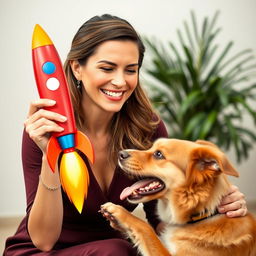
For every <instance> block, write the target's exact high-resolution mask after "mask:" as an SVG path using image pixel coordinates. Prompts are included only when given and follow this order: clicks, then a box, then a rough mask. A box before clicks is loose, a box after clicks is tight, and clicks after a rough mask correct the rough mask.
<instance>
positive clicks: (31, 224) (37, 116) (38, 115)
mask: <svg viewBox="0 0 256 256" xmlns="http://www.w3.org/2000/svg"><path fill="white" fill-rule="evenodd" d="M53 104H54V102H51V101H49V100H45V99H44V100H42V99H40V100H38V101H35V102H33V103H31V105H30V109H29V114H28V118H27V120H26V122H25V129H26V133H27V134H28V136H29V137H30V139H29V138H28V136H27V139H26V137H25V139H24V140H23V168H24V175H25V181H26V191H27V201H28V205H30V204H32V206H31V209H30V212H29V216H28V226H27V228H28V232H29V235H30V238H31V240H32V242H33V243H34V245H35V246H36V247H37V248H39V249H40V250H42V251H49V250H51V249H52V247H53V246H54V244H55V243H56V241H57V240H58V238H59V236H60V232H61V227H62V221H63V203H62V195H61V189H60V181H59V174H58V171H57V170H56V171H55V172H54V173H53V172H52V171H51V169H50V167H49V165H48V162H47V159H46V147H47V143H48V140H49V132H58V131H61V130H62V128H61V127H60V126H58V125H57V124H56V121H59V122H63V121H64V120H65V119H64V118H62V117H61V116H60V115H59V114H57V113H53V112H50V111H46V110H43V109H42V107H46V106H51V105H53ZM31 139H32V140H33V141H34V143H33V147H30V146H31V144H32V141H31ZM40 150H41V154H38V152H40ZM36 151H37V154H36ZM39 155H40V158H39V157H38V156H39Z"/></svg>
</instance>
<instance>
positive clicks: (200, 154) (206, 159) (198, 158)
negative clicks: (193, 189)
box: [190, 142, 239, 177]
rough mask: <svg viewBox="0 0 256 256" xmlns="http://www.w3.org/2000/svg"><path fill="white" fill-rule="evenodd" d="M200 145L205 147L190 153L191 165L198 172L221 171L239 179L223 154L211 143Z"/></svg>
mask: <svg viewBox="0 0 256 256" xmlns="http://www.w3.org/2000/svg"><path fill="white" fill-rule="evenodd" d="M208 143H210V142H206V143H200V144H204V145H205V146H202V147H199V148H196V149H194V150H193V151H192V152H191V158H190V159H191V161H190V162H191V164H193V168H196V169H197V170H199V171H205V170H212V171H221V172H223V173H225V174H227V175H231V176H235V177H239V174H238V172H237V171H236V170H235V168H234V167H233V166H232V164H231V163H230V161H229V160H228V158H227V157H226V156H225V154H224V153H223V152H222V151H221V150H220V149H219V148H218V147H217V146H216V145H215V144H213V143H210V146H211V147H207V145H209V144H208Z"/></svg>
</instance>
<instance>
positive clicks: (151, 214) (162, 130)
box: [143, 120, 168, 229]
mask: <svg viewBox="0 0 256 256" xmlns="http://www.w3.org/2000/svg"><path fill="white" fill-rule="evenodd" d="M158 138H168V132H167V129H166V127H165V124H164V122H163V121H162V120H161V121H160V123H159V125H158V127H157V129H156V132H155V134H154V135H153V141H155V140H156V139H158ZM156 203H157V200H153V201H150V202H147V203H144V204H143V209H144V211H145V214H146V218H147V220H148V222H149V223H150V224H151V226H152V227H153V228H154V229H155V228H156V227H157V225H158V224H159V222H160V220H159V218H158V216H157V213H156Z"/></svg>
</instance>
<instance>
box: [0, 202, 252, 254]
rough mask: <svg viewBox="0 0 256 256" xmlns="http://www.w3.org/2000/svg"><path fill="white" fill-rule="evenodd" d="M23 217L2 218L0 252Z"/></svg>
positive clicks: (249, 206)
mask: <svg viewBox="0 0 256 256" xmlns="http://www.w3.org/2000/svg"><path fill="white" fill-rule="evenodd" d="M248 209H249V211H250V212H252V213H254V214H255V216H256V203H253V204H248ZM134 213H135V215H137V216H139V217H142V218H143V217H144V214H143V212H142V210H141V208H138V209H136V210H135V212H134ZM21 219H22V217H10V218H0V254H1V253H2V252H3V249H4V244H5V240H6V238H7V237H8V236H10V235H13V234H14V232H15V230H16V229H17V227H18V225H19V223H20V221H21Z"/></svg>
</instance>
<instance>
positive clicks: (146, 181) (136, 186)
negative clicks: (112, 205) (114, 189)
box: [120, 179, 154, 200]
mask: <svg viewBox="0 0 256 256" xmlns="http://www.w3.org/2000/svg"><path fill="white" fill-rule="evenodd" d="M152 181H154V179H144V180H139V181H137V182H136V183H134V184H133V185H132V186H131V187H127V188H125V189H124V190H123V191H122V193H121V195H120V199H121V200H124V199H126V198H127V197H128V196H129V195H131V194H132V192H133V191H134V190H136V189H139V188H142V187H145V186H146V185H148V184H149V183H151V182H152Z"/></svg>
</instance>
